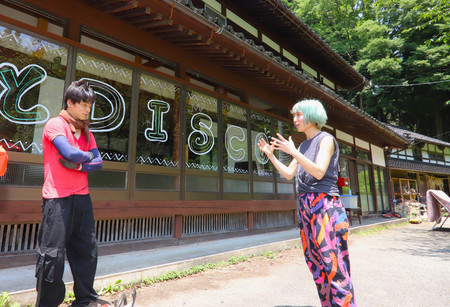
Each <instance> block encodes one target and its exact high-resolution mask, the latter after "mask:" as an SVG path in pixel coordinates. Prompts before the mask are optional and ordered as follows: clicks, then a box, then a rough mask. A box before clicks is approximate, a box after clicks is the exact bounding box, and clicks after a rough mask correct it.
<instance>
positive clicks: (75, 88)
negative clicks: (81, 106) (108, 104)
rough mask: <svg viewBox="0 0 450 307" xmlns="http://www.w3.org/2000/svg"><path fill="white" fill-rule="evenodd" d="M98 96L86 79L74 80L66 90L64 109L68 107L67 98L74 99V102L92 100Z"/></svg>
mask: <svg viewBox="0 0 450 307" xmlns="http://www.w3.org/2000/svg"><path fill="white" fill-rule="evenodd" d="M95 98H96V95H95V92H94V90H93V89H92V88H91V87H90V86H89V83H88V82H87V81H86V80H78V81H73V82H72V83H71V84H70V85H69V87H68V88H67V90H66V94H65V95H64V105H63V108H64V110H66V109H67V100H69V99H70V100H72V102H73V103H80V102H82V101H84V102H92V103H94V101H95Z"/></svg>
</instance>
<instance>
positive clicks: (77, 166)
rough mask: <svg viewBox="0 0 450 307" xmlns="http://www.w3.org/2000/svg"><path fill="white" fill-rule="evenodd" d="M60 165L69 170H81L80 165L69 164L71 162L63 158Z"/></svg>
mask: <svg viewBox="0 0 450 307" xmlns="http://www.w3.org/2000/svg"><path fill="white" fill-rule="evenodd" d="M59 163H61V165H62V166H64V167H65V168H68V169H73V170H76V169H79V168H80V165H79V164H76V163H73V162H69V161H67V160H64V159H62V158H59Z"/></svg>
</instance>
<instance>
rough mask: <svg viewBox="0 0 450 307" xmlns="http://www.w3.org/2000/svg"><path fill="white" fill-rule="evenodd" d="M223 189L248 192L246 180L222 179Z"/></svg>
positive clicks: (227, 191)
mask: <svg viewBox="0 0 450 307" xmlns="http://www.w3.org/2000/svg"><path fill="white" fill-rule="evenodd" d="M223 191H224V192H225V193H249V187H248V181H247V180H235V179H224V180H223Z"/></svg>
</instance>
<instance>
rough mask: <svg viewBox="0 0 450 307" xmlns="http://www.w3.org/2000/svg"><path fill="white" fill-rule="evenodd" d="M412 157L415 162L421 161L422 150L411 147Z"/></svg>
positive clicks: (417, 147)
mask: <svg viewBox="0 0 450 307" xmlns="http://www.w3.org/2000/svg"><path fill="white" fill-rule="evenodd" d="M412 151H413V157H414V160H415V161H422V149H421V148H420V147H419V146H413V148H412Z"/></svg>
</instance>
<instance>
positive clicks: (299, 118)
mask: <svg viewBox="0 0 450 307" xmlns="http://www.w3.org/2000/svg"><path fill="white" fill-rule="evenodd" d="M293 115H294V118H293V121H294V126H295V128H297V131H298V132H302V129H303V126H304V123H303V112H300V111H299V112H295V113H294V114H293Z"/></svg>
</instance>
